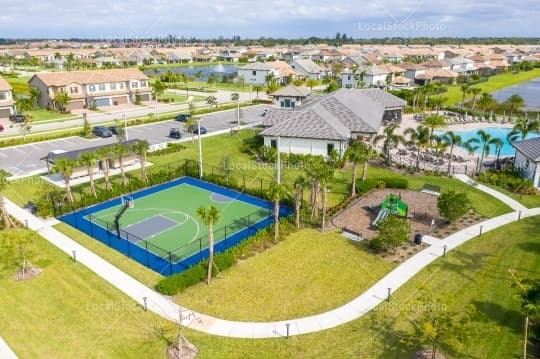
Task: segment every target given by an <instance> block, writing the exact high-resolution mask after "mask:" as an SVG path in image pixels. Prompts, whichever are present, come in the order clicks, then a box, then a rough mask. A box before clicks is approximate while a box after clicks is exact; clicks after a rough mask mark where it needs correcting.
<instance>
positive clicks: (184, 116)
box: [174, 113, 191, 122]
mask: <svg viewBox="0 0 540 359" xmlns="http://www.w3.org/2000/svg"><path fill="white" fill-rule="evenodd" d="M190 118H191V115H190V114H189V113H181V114H179V115H178V116H176V117H175V118H174V120H175V121H180V122H186V121H187V120H189V119H190Z"/></svg>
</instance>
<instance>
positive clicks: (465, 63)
mask: <svg viewBox="0 0 540 359" xmlns="http://www.w3.org/2000/svg"><path fill="white" fill-rule="evenodd" d="M447 61H448V62H449V63H450V70H452V71H454V72H457V73H458V74H459V75H461V76H469V75H472V74H475V73H477V72H478V69H477V68H476V67H475V66H474V61H473V60H470V59H466V58H464V57H460V56H458V57H454V58H451V59H448V60H447Z"/></svg>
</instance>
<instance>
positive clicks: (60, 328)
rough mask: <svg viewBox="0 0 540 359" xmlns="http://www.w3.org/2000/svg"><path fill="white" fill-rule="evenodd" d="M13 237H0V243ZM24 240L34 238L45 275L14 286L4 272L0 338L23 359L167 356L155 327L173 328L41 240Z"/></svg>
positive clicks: (34, 257) (33, 250)
mask: <svg viewBox="0 0 540 359" xmlns="http://www.w3.org/2000/svg"><path fill="white" fill-rule="evenodd" d="M9 235H13V232H7V231H2V232H0V240H1V238H2V237H3V236H9ZM24 235H27V236H33V238H34V239H33V240H32V242H31V244H30V246H29V248H28V249H29V251H30V259H31V262H32V263H33V264H34V265H36V266H38V267H40V268H42V269H43V273H42V274H41V275H40V276H38V277H36V278H34V279H31V280H28V281H24V282H15V281H14V280H13V279H12V275H13V272H11V271H7V270H6V271H3V272H0V287H1V288H2V295H1V296H0V333H1V335H2V337H3V338H4V339H5V340H6V341H7V342H8V343H9V345H10V346H11V347H12V349H13V350H14V351H15V352H16V353H17V355H18V356H19V358H21V359H27V358H58V359H63V358H66V359H68V358H125V359H132V358H160V357H163V353H164V350H165V347H166V344H165V342H164V341H162V340H159V339H158V337H157V336H156V334H157V332H158V331H157V328H160V327H167V328H170V327H171V325H170V324H169V323H166V322H165V321H164V320H162V319H160V318H158V317H157V316H155V315H153V314H151V313H150V312H144V310H143V309H142V308H141V307H140V306H138V305H137V304H135V303H134V302H133V301H131V300H130V299H129V298H128V297H126V296H125V295H124V294H123V293H121V292H120V291H119V290H117V289H115V288H114V287H112V286H111V285H109V284H108V283H106V282H104V281H103V280H101V279H100V278H99V277H97V276H96V275H95V274H94V273H93V272H91V271H90V270H88V269H87V268H86V267H84V266H83V265H80V264H78V263H74V262H73V261H72V260H71V258H70V257H69V256H68V255H66V254H65V253H63V252H61V251H59V250H58V249H56V248H55V247H53V246H52V245H51V244H49V243H48V242H46V241H45V240H44V239H43V238H41V237H39V236H37V235H33V234H32V233H31V232H29V231H28V232H25V234H24ZM169 334H171V335H172V336H174V333H173V332H170V333H169Z"/></svg>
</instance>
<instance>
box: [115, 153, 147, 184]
mask: <svg viewBox="0 0 540 359" xmlns="http://www.w3.org/2000/svg"><path fill="white" fill-rule="evenodd" d="M130 152H131V146H125V145H123V144H121V143H117V144H116V145H115V146H114V148H113V153H114V154H115V156H117V158H118V165H119V166H120V175H121V176H122V184H123V185H124V186H126V185H127V184H128V180H127V177H126V171H125V169H124V157H125V156H126V155H127V154H129V153H130ZM141 168H142V166H141Z"/></svg>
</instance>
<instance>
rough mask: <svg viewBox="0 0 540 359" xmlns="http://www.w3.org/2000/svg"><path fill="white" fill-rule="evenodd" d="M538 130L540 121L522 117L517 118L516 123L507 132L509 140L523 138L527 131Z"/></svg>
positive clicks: (525, 136)
mask: <svg viewBox="0 0 540 359" xmlns="http://www.w3.org/2000/svg"><path fill="white" fill-rule="evenodd" d="M539 130H540V122H538V121H533V120H528V119H524V118H518V119H517V121H516V124H515V125H514V127H513V128H512V131H511V132H510V133H509V134H508V139H509V140H511V141H510V142H514V141H517V140H519V139H521V140H524V139H526V138H527V136H528V135H529V133H531V132H538V131H539Z"/></svg>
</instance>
